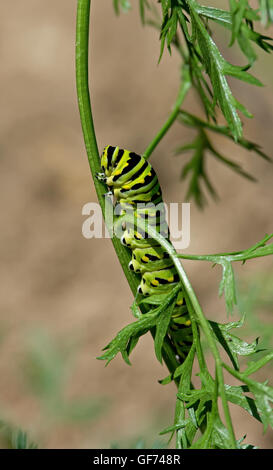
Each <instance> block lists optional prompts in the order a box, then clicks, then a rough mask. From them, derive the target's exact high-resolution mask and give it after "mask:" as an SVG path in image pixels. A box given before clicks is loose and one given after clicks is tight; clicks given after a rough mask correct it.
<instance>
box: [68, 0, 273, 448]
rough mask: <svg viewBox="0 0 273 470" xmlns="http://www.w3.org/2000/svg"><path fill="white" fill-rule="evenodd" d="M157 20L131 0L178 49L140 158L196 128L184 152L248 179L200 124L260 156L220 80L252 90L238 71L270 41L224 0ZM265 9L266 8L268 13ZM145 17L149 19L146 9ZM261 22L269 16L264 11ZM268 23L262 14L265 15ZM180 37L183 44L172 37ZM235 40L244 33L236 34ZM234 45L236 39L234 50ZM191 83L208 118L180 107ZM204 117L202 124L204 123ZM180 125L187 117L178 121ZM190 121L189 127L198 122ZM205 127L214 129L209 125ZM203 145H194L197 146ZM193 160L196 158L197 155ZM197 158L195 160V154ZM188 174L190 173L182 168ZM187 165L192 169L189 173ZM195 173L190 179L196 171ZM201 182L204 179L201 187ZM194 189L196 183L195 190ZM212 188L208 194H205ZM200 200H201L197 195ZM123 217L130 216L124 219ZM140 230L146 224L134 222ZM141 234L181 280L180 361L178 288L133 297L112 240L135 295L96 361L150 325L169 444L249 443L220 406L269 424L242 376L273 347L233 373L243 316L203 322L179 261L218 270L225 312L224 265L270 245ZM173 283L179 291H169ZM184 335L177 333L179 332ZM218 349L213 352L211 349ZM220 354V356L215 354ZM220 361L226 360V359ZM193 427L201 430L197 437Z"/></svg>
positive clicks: (258, 386)
mask: <svg viewBox="0 0 273 470" xmlns="http://www.w3.org/2000/svg"><path fill="white" fill-rule="evenodd" d="M159 3H160V7H161V17H160V15H159V16H158V14H157V10H156V8H155V7H154V5H153V2H151V0H140V2H139V5H140V14H141V19H142V22H143V23H144V24H147V23H150V24H153V25H154V26H156V27H159V29H160V39H161V50H160V57H161V56H162V54H163V52H164V49H165V46H166V47H167V49H169V51H171V50H172V48H173V47H175V48H176V49H177V50H178V51H179V53H180V54H181V58H182V61H183V67H182V76H181V85H180V88H179V94H178V98H177V101H176V103H175V106H174V109H173V111H172V113H171V115H170V116H169V117H168V119H167V121H166V122H165V124H164V125H163V127H162V128H161V130H160V131H159V132H158V133H157V134H156V136H155V138H154V139H153V140H152V141H151V143H150V144H149V145H148V147H147V149H146V151H145V152H144V156H145V157H146V158H149V156H150V155H151V153H152V152H153V151H154V149H155V148H156V147H157V145H158V144H159V142H160V141H161V139H162V138H163V137H164V135H165V134H166V132H167V131H168V130H169V129H170V127H171V126H172V124H173V123H174V122H175V121H176V120H180V121H182V122H183V120H184V123H186V124H187V125H192V126H193V127H196V128H198V129H197V130H198V132H199V139H196V142H195V144H194V145H193V144H191V145H190V147H189V148H190V149H191V150H194V153H195V154H196V147H197V146H199V147H200V140H201V137H200V135H201V133H202V139H203V142H204V144H203V147H200V149H199V154H200V155H202V153H203V154H204V150H209V151H210V153H212V154H213V155H214V156H215V157H216V158H218V159H219V160H221V161H223V163H225V164H226V165H228V166H230V167H231V168H233V169H235V171H237V172H239V173H240V174H242V175H243V176H248V175H247V174H246V173H245V172H244V170H242V169H241V167H239V165H237V164H236V163H234V162H232V161H230V160H229V159H227V158H226V157H223V156H221V155H220V154H219V153H218V152H217V151H216V150H215V149H214V147H213V145H212V143H211V142H210V140H209V139H208V137H207V135H206V131H207V130H213V131H214V132H218V133H220V134H222V135H223V136H225V137H227V138H230V139H233V140H234V141H236V142H237V144H238V145H242V146H243V147H245V148H246V149H249V150H253V151H255V152H256V153H257V154H258V155H260V156H261V157H264V158H268V157H267V156H266V155H265V154H264V153H263V152H262V151H261V150H260V148H259V147H258V146H257V145H256V144H254V143H252V142H249V141H248V140H246V139H245V138H244V137H243V136H242V125H241V120H240V118H239V115H238V110H239V111H242V112H243V113H244V114H245V115H247V116H248V117H250V113H249V112H248V111H247V110H246V108H245V107H244V106H243V105H241V104H240V103H239V102H238V101H237V99H236V98H235V97H234V96H233V94H232V91H231V89H230V87H229V85H228V82H227V76H234V77H236V78H237V79H240V80H244V81H246V82H248V83H250V84H254V85H258V86H260V85H261V83H260V81H259V80H258V79H256V78H255V77H253V76H252V75H251V74H250V73H249V72H248V71H247V69H248V68H249V67H250V65H251V64H253V62H254V60H255V59H256V56H255V58H254V53H253V52H252V43H251V42H250V41H252V42H254V43H256V45H258V46H259V47H260V48H262V49H264V50H265V51H266V52H269V51H271V49H272V47H271V45H270V43H269V42H268V38H267V37H265V36H262V35H260V34H259V33H258V32H256V31H254V23H255V21H260V16H259V14H258V12H257V11H256V10H255V11H254V10H253V9H252V8H251V7H250V6H249V4H248V2H242V4H243V6H241V4H240V3H239V2H235V1H231V2H230V11H224V10H219V9H215V8H210V7H202V6H200V5H199V4H198V3H197V2H195V1H193V0H185V1H182V0H161V1H160V2H159ZM114 6H115V10H116V12H119V11H120V9H123V10H126V11H127V10H128V9H129V8H130V2H129V1H127V0H119V1H118V0H114ZM266 11H269V10H268V9H267V10H266ZM89 12H90V0H78V15H77V42H76V71H77V90H78V99H79V109H80V116H81V122H82V128H83V133H84V138H85V143H86V149H87V155H88V160H89V164H90V169H91V172H92V176H93V179H94V182H95V187H96V191H97V194H98V198H99V201H100V203H101V201H102V199H103V194H104V193H105V190H106V188H105V186H104V185H103V184H102V183H100V182H98V181H96V179H95V173H96V171H98V167H99V153H98V148H97V144H96V136H95V130H94V125H93V119H92V112H91V105H90V98H89V90H88V34H89ZM149 14H151V15H152V19H149V18H148V15H149ZM268 18H270V15H268ZM208 20H212V21H216V22H218V23H219V24H221V25H222V26H225V27H228V28H229V29H230V31H231V44H234V42H235V41H237V42H238V44H239V45H240V42H241V46H240V47H241V49H242V50H243V52H244V53H245V56H246V57H247V58H248V60H249V63H248V64H247V65H246V66H243V67H238V66H234V65H232V64H230V63H229V62H228V61H226V60H225V59H224V58H223V56H222V54H221V53H220V51H219V49H218V47H217V46H216V43H215V42H214V41H213V40H212V37H211V32H210V29H209V25H208ZM268 21H269V20H268ZM181 35H182V40H183V43H182V41H181ZM242 38H243V39H242ZM242 44H244V45H243V46H242ZM190 88H193V89H195V91H196V92H197V93H198V96H199V97H200V99H201V102H202V103H203V107H204V110H205V114H206V117H207V122H206V121H204V120H203V119H201V118H199V117H196V116H192V115H190V113H187V112H186V111H185V110H182V108H181V106H182V103H183V101H184V98H185V96H186V94H187V92H188V91H189V89H190ZM217 109H218V112H219V111H221V112H222V114H223V116H224V117H225V119H226V123H227V124H226V126H219V125H218V124H217ZM209 120H210V121H209ZM186 121H187V122H186ZM197 124H198V125H197ZM211 126H213V128H211ZM202 149H203V150H202ZM196 160H198V159H197V157H196ZM199 160H202V159H201V157H199ZM199 168H201V170H202V171H201V172H200V171H199V172H198V171H197V180H198V175H201V176H202V177H203V178H204V175H205V178H206V173H205V172H204V165H203V166H202V165H199ZM187 171H188V172H189V170H187ZM192 171H193V170H192ZM195 179H196V177H195ZM208 181H209V180H208V178H207V181H206V183H207V185H210V183H209V182H208ZM192 187H193V189H192V191H191V195H193V196H195V194H196V191H197V190H198V191H199V192H200V188H198V184H196V183H195V186H194V185H193V186H192ZM196 188H197V189H196ZM211 192H213V191H212V190H211ZM196 200H197V201H198V200H199V201H201V200H202V199H201V196H200V195H199V196H198V197H196ZM131 222H132V221H131ZM139 228H140V229H141V228H144V229H147V227H141V224H140V227H139ZM148 234H149V236H150V237H151V238H153V239H154V240H156V241H157V242H158V243H159V244H160V245H161V246H162V247H163V248H164V250H165V251H166V252H167V253H168V254H169V256H170V257H171V259H172V261H173V263H174V265H175V267H176V269H177V272H178V274H179V277H180V281H181V285H182V286H183V291H184V293H185V299H186V308H187V310H188V312H189V314H190V318H191V322H192V330H193V337H194V341H193V345H192V348H191V350H190V353H189V354H188V356H187V358H186V360H185V361H184V362H183V364H179V363H178V362H177V358H176V356H175V351H174V350H173V348H172V345H171V344H170V343H169V342H168V337H167V336H166V332H167V330H168V326H169V322H170V318H171V314H172V309H173V306H174V299H175V296H176V294H177V292H176V291H175V289H174V290H173V291H172V292H170V293H169V294H168V295H167V296H164V298H163V297H162V296H151V297H149V299H142V300H139V299H138V297H137V296H136V291H137V284H138V280H137V277H136V276H134V275H133V274H132V273H131V272H130V271H129V269H128V261H129V258H130V255H129V253H128V251H127V250H126V248H124V247H122V246H121V244H120V242H119V240H117V239H115V238H114V239H113V244H114V248H115V250H116V253H117V255H118V257H119V260H120V263H121V265H122V267H123V270H124V273H125V275H126V278H127V280H128V283H129V285H130V287H131V289H132V292H133V293H134V295H135V300H134V303H133V305H132V313H133V315H134V316H135V317H136V321H134V322H133V323H131V324H130V325H127V326H126V327H125V328H123V329H122V330H121V331H120V332H119V333H118V335H117V336H116V337H115V338H114V340H112V341H111V342H110V343H109V344H108V345H107V346H106V348H105V350H104V353H103V354H102V356H101V357H100V359H104V360H106V361H107V363H109V362H110V361H111V360H112V359H113V358H114V357H115V356H116V355H117V354H118V353H119V352H120V353H121V354H122V356H123V358H124V360H125V362H127V363H128V364H129V363H130V355H131V353H132V351H133V349H134V347H135V346H136V344H137V343H138V340H139V338H140V337H141V336H142V335H143V334H145V333H147V332H148V331H150V332H151V333H152V335H153V338H154V347H155V354H156V357H157V359H158V360H159V361H160V362H162V360H164V362H165V363H166V364H167V366H168V369H169V372H170V374H169V375H168V376H167V377H166V378H165V379H163V380H161V383H162V384H163V385H164V384H167V383H169V382H171V381H175V383H176V384H177V387H178V393H177V400H176V409H175V417H174V423H173V424H172V425H171V426H169V427H168V428H167V429H165V430H164V431H163V432H162V433H171V436H172V435H173V434H175V436H176V447H177V448H243V449H244V448H248V447H251V448H253V446H251V445H248V444H244V443H243V441H244V437H245V436H243V437H241V438H239V439H237V438H236V436H235V432H234V428H233V423H232V419H231V415H230V410H229V403H233V404H236V405H237V406H240V407H241V408H243V409H244V410H246V411H247V412H248V413H249V414H250V415H251V416H253V417H254V418H255V419H257V420H258V421H260V422H262V423H263V425H264V429H266V428H267V426H268V425H270V426H273V422H272V405H271V404H272V401H273V389H272V387H270V386H269V385H268V384H267V383H260V382H258V381H257V380H255V379H254V378H250V375H252V374H254V373H256V372H257V371H258V370H260V368H261V367H263V366H265V365H266V364H267V363H268V362H269V361H270V360H272V358H273V352H268V353H267V354H265V355H264V356H263V357H262V358H260V359H259V360H256V361H251V362H250V363H249V364H248V365H247V367H246V368H245V369H243V370H242V368H241V365H240V362H239V360H238V356H243V357H244V356H249V355H251V356H254V357H255V354H257V353H258V352H259V353H260V350H259V349H258V339H254V340H253V341H252V342H251V343H247V342H246V341H243V340H242V339H240V338H239V337H238V336H235V335H233V334H231V333H230V330H232V329H235V328H239V327H240V326H242V324H243V321H244V319H243V318H241V320H239V321H237V322H236V321H235V322H229V323H226V324H223V323H217V322H212V321H209V320H208V319H207V318H206V316H205V315H204V313H203V310H202V307H201V306H200V304H199V301H198V299H197V297H196V295H195V292H194V290H193V288H192V286H191V283H190V281H189V279H188V277H187V275H186V272H185V270H184V268H183V266H182V265H181V262H180V258H184V259H186V258H188V259H192V260H194V259H195V260H201V261H203V260H206V261H209V262H211V263H213V264H219V265H221V266H222V269H223V275H222V280H221V283H220V289H219V293H220V295H221V294H222V293H224V295H225V299H226V307H227V311H228V312H231V311H232V309H233V306H234V304H236V289H235V281H234V276H233V269H232V264H231V263H232V262H235V261H241V262H245V261H246V260H248V259H251V258H257V257H260V256H267V255H270V254H272V253H273V249H272V247H273V244H272V243H271V244H268V243H267V242H268V241H269V239H270V238H271V236H266V237H265V238H264V239H263V240H262V241H261V242H259V243H258V244H256V245H255V246H254V247H251V248H250V249H248V250H245V251H242V252H235V253H224V254H222V253H221V254H215V255H203V256H200V255H188V256H184V255H178V254H177V253H176V251H175V249H174V248H173V246H172V245H171V244H170V243H169V242H168V241H167V240H166V239H164V238H163V237H162V236H161V235H160V234H158V233H157V232H156V231H155V230H154V229H153V228H152V227H150V226H149V227H148ZM177 288H179V287H177ZM182 334H183V333H182ZM203 339H205V341H206V346H207V347H208V348H209V350H210V353H211V355H212V357H213V360H214V366H215V368H214V374H212V373H211V372H209V368H208V365H207V361H208V359H207V354H205V351H204V346H203V343H202V341H203ZM220 351H221V353H220ZM222 353H223V354H226V356H227V358H226V359H225V360H224V359H222ZM195 359H196V360H197V363H198V367H199V372H198V376H199V379H200V383H201V385H200V387H199V388H194V386H193V383H192V378H193V365H194V361H195ZM226 361H229V362H228V363H227V362H226ZM224 370H225V371H227V372H228V373H229V374H230V375H231V376H232V377H234V378H236V379H237V380H238V381H239V382H240V384H239V385H237V386H234V385H230V384H225V381H224V374H223V372H224ZM219 401H220V403H221V405H222V408H223V414H224V419H222V418H221V417H220V411H219ZM198 431H201V436H198Z"/></svg>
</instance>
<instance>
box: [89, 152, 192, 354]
mask: <svg viewBox="0 0 273 470" xmlns="http://www.w3.org/2000/svg"><path fill="white" fill-rule="evenodd" d="M101 169H102V172H101V173H98V174H97V177H98V179H99V180H101V181H103V182H105V183H106V184H107V186H108V188H109V190H110V191H111V192H112V194H113V195H114V198H115V201H116V203H118V204H119V212H118V215H120V216H122V215H124V214H125V213H126V212H127V211H128V210H130V211H131V212H132V215H133V216H134V217H133V220H134V222H132V223H128V222H125V226H124V227H123V226H122V231H123V233H122V236H121V239H120V240H121V243H123V244H124V245H125V246H127V247H128V248H129V249H131V250H132V259H131V261H130V263H129V269H130V270H132V271H134V272H135V273H140V274H141V281H140V284H139V286H138V292H139V293H140V294H142V295H144V296H151V295H155V294H163V295H164V294H168V293H169V292H170V291H171V290H172V289H173V288H174V287H176V286H177V284H178V283H179V282H180V280H179V276H178V273H177V270H176V267H175V266H174V264H173V261H172V260H171V258H170V256H169V255H168V253H167V252H166V251H165V250H164V249H163V248H162V246H161V245H159V244H158V242H157V241H156V240H154V239H151V238H149V237H148V233H147V232H146V229H145V231H144V230H140V229H139V228H138V226H137V220H138V218H141V219H142V221H143V220H144V221H145V225H146V224H147V225H150V226H153V228H154V229H155V230H156V231H158V232H160V233H161V235H163V236H164V237H165V238H167V239H169V227H168V224H167V222H166V217H165V206H164V203H163V200H162V192H161V188H160V185H159V182H158V179H157V176H156V173H155V171H154V169H153V168H152V167H151V165H150V163H148V162H147V161H146V160H145V159H144V158H143V157H141V156H140V155H137V154H136V153H134V152H130V151H129V150H123V149H120V148H119V147H113V146H110V145H108V146H107V147H105V149H104V150H103V153H102V156H101ZM147 225H146V226H147ZM168 336H169V338H170V340H171V342H172V343H173V345H174V347H175V350H176V352H177V355H178V357H179V358H180V361H181V362H182V361H183V360H184V359H185V358H186V356H187V354H188V352H189V350H190V347H191V345H192V341H193V336H192V328H191V322H190V318H189V313H188V311H187V307H186V305H185V303H184V295H183V288H182V287H181V290H179V292H178V295H177V298H176V304H175V307H174V310H173V312H172V318H171V322H170V325H169V330H168Z"/></svg>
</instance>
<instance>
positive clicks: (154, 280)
mask: <svg viewBox="0 0 273 470" xmlns="http://www.w3.org/2000/svg"><path fill="white" fill-rule="evenodd" d="M151 284H153V286H158V284H159V282H158V281H157V280H156V279H153V280H152V282H151Z"/></svg>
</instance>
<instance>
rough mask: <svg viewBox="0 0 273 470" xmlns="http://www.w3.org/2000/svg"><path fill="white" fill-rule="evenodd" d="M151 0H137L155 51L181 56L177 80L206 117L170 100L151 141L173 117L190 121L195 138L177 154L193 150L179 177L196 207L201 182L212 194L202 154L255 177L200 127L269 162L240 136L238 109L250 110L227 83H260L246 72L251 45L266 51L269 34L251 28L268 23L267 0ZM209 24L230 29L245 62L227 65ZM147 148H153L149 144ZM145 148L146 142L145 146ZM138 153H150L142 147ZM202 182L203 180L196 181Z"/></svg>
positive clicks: (201, 200)
mask: <svg viewBox="0 0 273 470" xmlns="http://www.w3.org/2000/svg"><path fill="white" fill-rule="evenodd" d="M154 3H155V2H153V1H152V0H139V9H140V16H141V20H142V23H143V24H147V25H152V26H154V27H155V28H157V29H158V31H159V33H160V42H161V46H160V54H159V61H160V60H161V58H162V55H163V53H164V50H165V49H168V51H169V52H170V53H171V52H172V49H175V50H176V51H177V52H178V54H179V55H180V57H181V61H182V64H183V67H184V69H185V66H187V68H188V77H186V79H185V74H183V73H182V75H181V82H182V83H183V82H184V83H187V86H188V88H187V91H188V90H189V88H190V87H192V88H193V89H194V90H195V92H196V93H197V95H198V97H199V99H200V101H201V103H202V106H203V109H204V112H205V115H206V121H204V120H202V119H201V118H200V117H197V116H193V115H190V113H187V111H186V110H183V109H182V108H181V106H182V103H183V99H182V100H181V101H179V98H178V100H177V101H176V104H175V107H174V109H177V107H179V108H180V110H179V109H177V112H176V113H175V112H172V114H171V116H170V119H169V120H167V122H166V123H165V124H164V126H163V127H162V129H161V130H160V131H159V133H158V135H157V136H156V137H155V139H154V140H153V142H154V143H155V142H156V145H157V144H158V143H159V142H160V140H161V139H162V137H163V136H164V135H165V133H166V132H167V131H168V130H169V128H170V127H171V125H173V123H174V122H175V121H176V120H178V121H179V122H180V123H181V124H185V125H187V126H190V127H192V128H194V129H196V131H197V136H196V138H195V139H194V140H193V141H192V142H191V143H189V144H183V145H182V146H181V147H180V148H179V149H178V150H179V151H180V153H183V154H184V153H185V152H188V151H193V157H192V158H191V160H190V161H189V162H188V163H186V164H184V167H183V170H182V179H185V178H186V177H189V178H190V181H189V188H188V190H187V197H188V198H193V199H194V200H195V202H196V203H197V204H198V206H199V207H203V206H204V204H205V202H206V197H205V193H204V188H203V186H205V187H206V189H207V190H208V192H209V193H210V194H211V196H213V197H214V198H215V197H216V191H215V188H214V185H213V183H212V182H211V180H210V178H209V177H208V175H207V172H206V160H207V157H208V155H212V156H214V157H216V158H217V159H218V160H219V161H221V162H222V163H224V164H225V165H226V166H228V167H229V168H230V169H232V170H233V171H235V172H237V173H238V174H239V175H241V176H243V177H246V178H248V179H249V180H250V181H256V180H255V178H254V177H253V176H251V175H250V174H248V173H247V172H246V171H245V170H243V168H242V167H241V166H240V165H239V164H237V163H236V162H233V161H231V160H230V159H229V158H228V157H226V156H222V155H221V154H220V153H219V152H218V151H217V150H216V149H215V147H214V146H213V145H212V144H211V142H210V140H209V137H208V135H207V132H206V131H208V130H209V131H213V132H217V133H219V134H222V135H224V136H226V137H229V138H230V139H232V140H233V141H234V142H235V143H236V144H237V145H239V146H243V147H244V148H245V149H247V150H250V151H251V150H252V151H254V152H256V154H257V155H260V156H262V157H263V158H265V159H267V160H268V161H270V158H269V157H268V156H267V155H266V154H265V153H264V152H263V151H262V150H261V149H260V147H259V146H258V145H257V144H255V143H253V142H249V141H248V140H247V139H245V138H244V137H243V129H242V122H241V118H240V116H239V112H240V113H242V114H243V115H245V116H246V117H248V118H252V117H253V115H252V114H251V113H250V112H249V111H248V110H247V109H246V107H245V106H244V105H243V104H242V103H240V102H239V101H238V99H237V98H236V97H235V96H234V94H233V92H232V89H231V87H230V85H229V83H228V77H233V78H235V79H237V80H241V81H244V82H247V83H248V84H250V85H256V86H262V83H261V81H260V80H259V79H258V78H256V77H254V76H253V75H252V74H251V73H250V72H249V69H251V68H252V67H253V65H254V63H255V62H256V60H257V59H258V55H257V53H256V51H255V47H256V48H259V49H261V50H263V51H265V52H267V53H270V52H272V50H273V44H272V43H271V38H270V37H269V36H266V35H263V34H261V33H259V32H258V31H256V30H255V25H256V23H259V22H261V21H262V23H263V24H270V22H272V16H273V14H272V11H273V8H272V0H269V1H261V2H260V9H253V8H252V7H251V6H250V5H249V2H248V0H240V1H239V0H238V1H237V0H230V2H229V5H230V10H229V11H228V10H223V9H219V8H214V7H209V6H202V5H199V3H198V2H197V1H195V0H160V1H159V3H160V8H159V9H158V8H156V7H155V4H154ZM114 4H115V9H116V12H119V11H120V10H123V11H128V10H129V9H130V8H131V5H130V2H129V1H125V2H124V1H115V2H114ZM210 23H212V24H213V23H217V24H219V25H220V26H222V27H223V28H225V29H228V30H229V31H230V43H229V46H230V47H231V46H233V45H234V44H235V43H237V44H238V46H239V48H240V50H241V52H242V54H243V57H244V58H245V59H246V60H247V63H245V64H242V65H241V66H238V65H234V64H231V63H230V62H229V61H228V60H226V59H225V58H224V57H223V55H222V53H221V51H220V49H219V48H218V46H217V44H216V42H215V40H214V38H213V34H212V32H211V29H210V26H211V25H210ZM221 114H222V116H223V117H224V118H225V120H226V122H227V125H226V126H220V125H218V124H217V121H218V120H219V118H220V117H221ZM156 145H154V147H153V148H152V150H154V148H155V146H156ZM148 150H150V147H148ZM144 155H146V156H147V158H148V156H149V155H150V153H149V151H148V153H146V152H144ZM202 183H203V184H202Z"/></svg>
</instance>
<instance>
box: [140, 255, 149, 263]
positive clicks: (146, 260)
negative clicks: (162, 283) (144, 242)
mask: <svg viewBox="0 0 273 470" xmlns="http://www.w3.org/2000/svg"><path fill="white" fill-rule="evenodd" d="M141 259H142V261H145V263H148V261H149V258H148V257H147V256H142V258H141Z"/></svg>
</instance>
